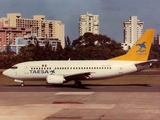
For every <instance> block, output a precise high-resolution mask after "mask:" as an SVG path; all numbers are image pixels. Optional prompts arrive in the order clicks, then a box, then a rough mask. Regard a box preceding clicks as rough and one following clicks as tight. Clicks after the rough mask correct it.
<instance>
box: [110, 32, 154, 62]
mask: <svg viewBox="0 0 160 120" xmlns="http://www.w3.org/2000/svg"><path fill="white" fill-rule="evenodd" d="M154 32H155V30H154V29H148V30H146V32H145V33H144V34H143V35H142V36H141V37H140V38H139V40H137V42H136V43H135V44H134V45H133V47H132V48H131V49H130V50H129V51H128V52H127V53H126V54H125V55H122V56H119V57H115V58H112V59H110V60H127V61H147V60H148V56H149V53H150V49H151V44H152V40H153V37H154Z"/></svg>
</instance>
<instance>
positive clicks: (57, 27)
mask: <svg viewBox="0 0 160 120" xmlns="http://www.w3.org/2000/svg"><path fill="white" fill-rule="evenodd" d="M0 23H1V24H2V28H17V29H22V30H26V29H30V30H31V33H36V34H37V37H49V38H58V39H59V40H60V41H61V45H62V47H63V48H64V46H65V41H64V36H65V33H64V29H65V27H64V24H63V23H62V22H61V21H55V20H46V19H45V16H44V15H34V16H33V19H29V18H22V16H21V14H20V13H8V14H7V18H5V17H3V18H0ZM25 35H26V34H25ZM10 37H11V36H10ZM18 37H21V36H18ZM14 42H15V41H14Z"/></svg>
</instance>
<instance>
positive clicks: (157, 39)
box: [154, 33, 160, 45]
mask: <svg viewBox="0 0 160 120" xmlns="http://www.w3.org/2000/svg"><path fill="white" fill-rule="evenodd" d="M154 44H156V45H160V33H159V34H158V35H157V37H155V38H154Z"/></svg>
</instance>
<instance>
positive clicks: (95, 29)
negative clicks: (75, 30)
mask: <svg viewBox="0 0 160 120" xmlns="http://www.w3.org/2000/svg"><path fill="white" fill-rule="evenodd" d="M86 32H91V33H93V34H99V15H92V14H89V13H88V12H87V14H86V15H81V16H80V18H79V36H83V34H84V33H86Z"/></svg>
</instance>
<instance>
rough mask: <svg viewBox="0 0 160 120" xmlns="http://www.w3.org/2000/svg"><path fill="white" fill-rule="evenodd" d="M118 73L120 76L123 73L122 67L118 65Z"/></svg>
mask: <svg viewBox="0 0 160 120" xmlns="http://www.w3.org/2000/svg"><path fill="white" fill-rule="evenodd" d="M118 73H119V74H122V73H123V67H122V65H119V66H118Z"/></svg>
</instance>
